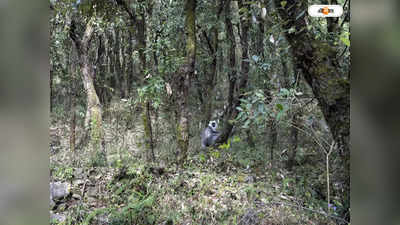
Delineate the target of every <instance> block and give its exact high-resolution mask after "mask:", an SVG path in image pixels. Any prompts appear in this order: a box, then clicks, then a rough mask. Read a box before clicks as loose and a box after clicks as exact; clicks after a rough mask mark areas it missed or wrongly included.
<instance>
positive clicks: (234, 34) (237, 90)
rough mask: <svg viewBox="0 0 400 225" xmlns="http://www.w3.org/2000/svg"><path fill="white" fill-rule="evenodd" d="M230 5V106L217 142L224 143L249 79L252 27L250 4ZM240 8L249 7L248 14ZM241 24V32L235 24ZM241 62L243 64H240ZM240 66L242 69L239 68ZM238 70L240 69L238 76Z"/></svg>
mask: <svg viewBox="0 0 400 225" xmlns="http://www.w3.org/2000/svg"><path fill="white" fill-rule="evenodd" d="M228 2H229V3H230V5H228V6H227V7H226V8H225V13H226V15H225V16H226V18H225V25H226V29H227V35H228V39H229V42H230V49H229V66H230V69H231V71H230V72H229V73H228V78H229V93H228V107H227V110H226V111H225V113H224V114H225V115H224V121H223V125H222V130H221V135H220V136H219V138H218V139H217V140H216V143H219V144H221V143H224V142H226V141H227V140H228V138H229V137H230V135H231V132H232V129H233V124H232V122H231V121H232V120H234V119H235V118H236V116H237V115H238V113H239V111H238V110H237V107H238V106H240V99H241V98H243V97H244V93H245V91H246V88H247V82H248V79H249V69H250V61H249V55H248V50H249V37H248V33H249V28H250V14H249V12H250V6H249V4H244V2H243V1H228ZM239 8H247V11H246V10H244V11H245V12H244V13H246V15H243V16H242V17H239ZM236 24H237V25H239V26H240V28H241V29H240V30H241V32H239V30H238V29H237V28H236V26H235V25H236ZM239 62H241V64H239ZM239 67H240V69H239ZM237 71H240V76H238V73H237Z"/></svg>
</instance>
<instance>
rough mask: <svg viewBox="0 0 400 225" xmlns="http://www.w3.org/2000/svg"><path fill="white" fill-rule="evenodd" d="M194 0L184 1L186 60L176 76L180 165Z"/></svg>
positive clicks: (184, 138) (184, 145)
mask: <svg viewBox="0 0 400 225" xmlns="http://www.w3.org/2000/svg"><path fill="white" fill-rule="evenodd" d="M195 23H196V0H186V3H185V35H186V47H185V51H186V60H185V63H184V64H183V65H182V67H181V68H180V69H179V72H178V74H177V76H176V83H177V96H176V97H177V98H176V102H177V107H178V115H179V118H178V124H177V139H178V147H179V151H180V153H179V159H178V162H179V164H180V165H183V163H184V162H185V161H186V158H187V152H188V147H189V120H190V118H189V96H188V95H189V89H190V83H191V78H192V77H193V75H194V70H195V62H196V24H195Z"/></svg>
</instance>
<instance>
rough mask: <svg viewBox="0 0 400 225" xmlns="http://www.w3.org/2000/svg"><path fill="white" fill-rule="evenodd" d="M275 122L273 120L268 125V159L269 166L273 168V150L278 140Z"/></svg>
mask: <svg viewBox="0 0 400 225" xmlns="http://www.w3.org/2000/svg"><path fill="white" fill-rule="evenodd" d="M276 126H277V124H276V122H275V120H273V121H272V122H271V125H270V136H269V137H270V138H269V139H270V149H269V150H270V160H271V167H272V168H275V162H274V152H275V147H276V143H277V141H278V131H277V127H276Z"/></svg>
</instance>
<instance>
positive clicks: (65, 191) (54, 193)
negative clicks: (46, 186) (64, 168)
mask: <svg viewBox="0 0 400 225" xmlns="http://www.w3.org/2000/svg"><path fill="white" fill-rule="evenodd" d="M70 193H71V185H70V184H69V183H65V182H64V183H61V182H50V199H52V200H53V201H57V200H61V199H63V198H65V197H67V196H68V195H69V194H70Z"/></svg>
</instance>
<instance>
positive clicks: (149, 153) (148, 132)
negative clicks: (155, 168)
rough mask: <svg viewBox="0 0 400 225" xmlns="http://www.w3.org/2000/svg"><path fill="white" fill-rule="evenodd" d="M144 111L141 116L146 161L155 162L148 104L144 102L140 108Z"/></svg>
mask: <svg viewBox="0 0 400 225" xmlns="http://www.w3.org/2000/svg"><path fill="white" fill-rule="evenodd" d="M142 108H143V109H144V113H143V114H142V118H143V124H144V125H145V126H144V133H145V135H144V136H145V143H146V149H147V150H148V151H147V160H148V161H153V162H154V161H155V159H156V158H155V155H154V140H153V128H152V125H151V116H150V102H148V101H147V102H146V103H145V105H143V107H142Z"/></svg>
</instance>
